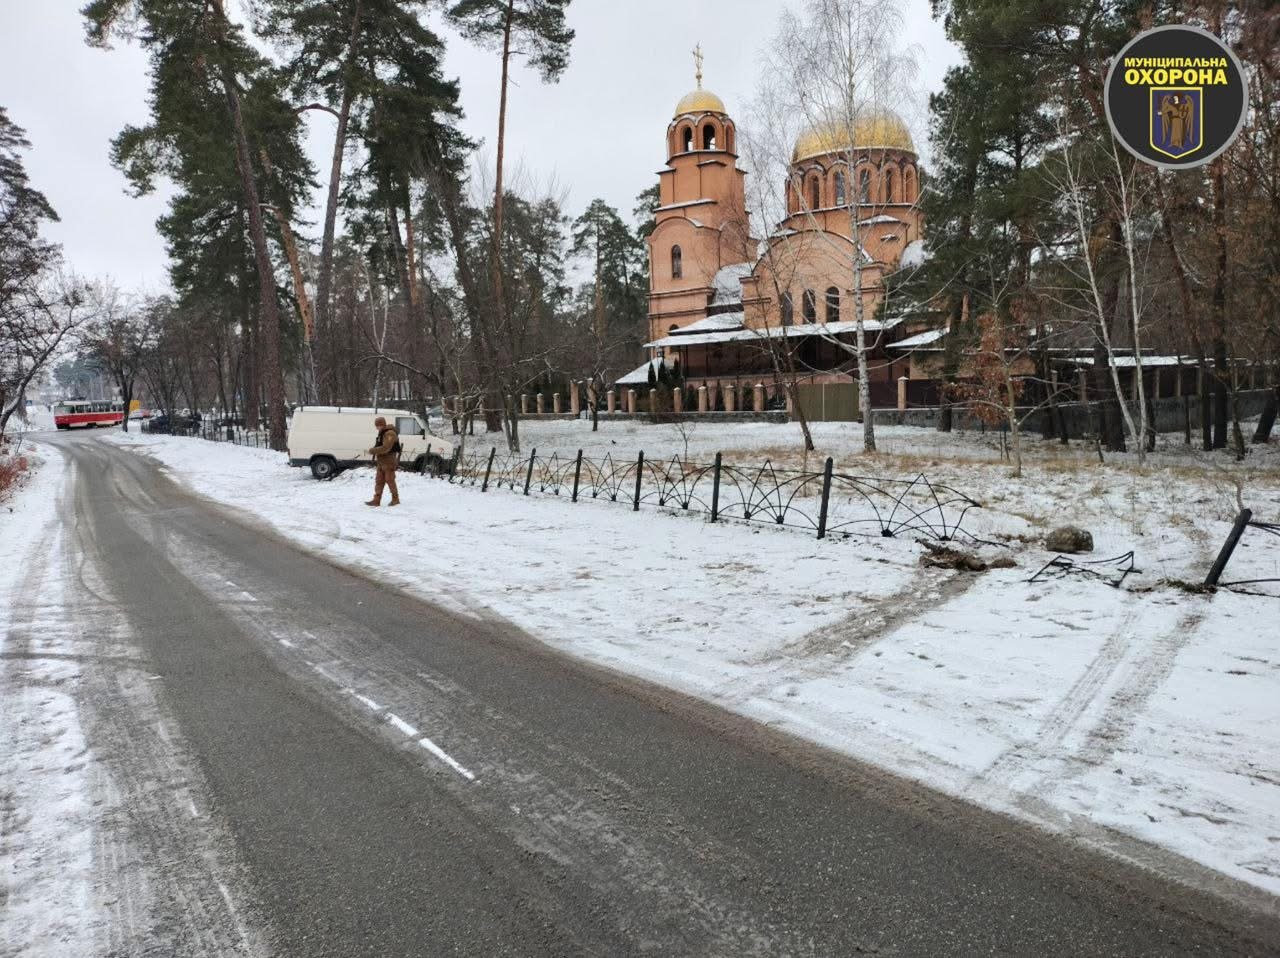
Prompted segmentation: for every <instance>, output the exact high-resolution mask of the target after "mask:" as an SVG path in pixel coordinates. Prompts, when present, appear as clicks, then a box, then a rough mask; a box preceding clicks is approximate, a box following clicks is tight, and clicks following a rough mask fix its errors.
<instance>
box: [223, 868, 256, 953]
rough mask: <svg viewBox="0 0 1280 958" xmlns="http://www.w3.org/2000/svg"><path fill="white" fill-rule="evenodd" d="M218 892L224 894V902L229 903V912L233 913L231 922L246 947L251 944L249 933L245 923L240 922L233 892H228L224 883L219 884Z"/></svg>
mask: <svg viewBox="0 0 1280 958" xmlns="http://www.w3.org/2000/svg"><path fill="white" fill-rule="evenodd" d="M218 891H220V892H221V893H222V900H223V901H225V902H226V903H227V911H229V912H230V913H231V920H232V921H234V922H235V924H236V931H238V932H239V933H240V940H241V941H242V942H244V943H245V944H246V945H248V944H250V938H249V932H248V930H247V929H246V928H245V926H244V922H243V921H241V920H240V909H238V908H237V907H236V903H235V902H234V901H232V900H231V892H230V891H228V890H227V886H226V885H224V884H223V883H222V882H218Z"/></svg>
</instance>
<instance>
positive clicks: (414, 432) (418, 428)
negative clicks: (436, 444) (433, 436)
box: [396, 416, 426, 436]
mask: <svg viewBox="0 0 1280 958" xmlns="http://www.w3.org/2000/svg"><path fill="white" fill-rule="evenodd" d="M396 432H397V433H399V434H400V435H401V436H421V435H423V433H425V432H426V430H425V429H424V428H423V426H422V423H421V422H419V421H418V417H417V416H397V417H396Z"/></svg>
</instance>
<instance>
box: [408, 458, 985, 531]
mask: <svg viewBox="0 0 1280 958" xmlns="http://www.w3.org/2000/svg"><path fill="white" fill-rule="evenodd" d="M431 474H433V475H436V476H438V477H439V478H443V479H447V480H448V481H449V482H451V483H454V484H455V485H462V486H472V487H479V489H480V491H481V492H488V491H490V490H495V491H503V490H505V491H509V492H513V493H516V494H520V495H526V496H527V495H530V494H531V493H533V492H535V491H536V492H538V493H541V494H544V495H554V496H563V497H565V498H567V499H569V501H571V502H578V501H579V500H582V499H595V500H602V501H605V502H615V503H620V504H623V505H629V506H630V507H631V509H632V510H633V511H639V509H640V507H641V506H647V507H655V508H660V509H667V510H670V511H672V512H694V513H701V514H704V515H707V516H709V518H710V520H711V521H712V522H718V521H721V520H726V519H727V520H736V521H741V522H754V523H762V524H768V525H776V526H785V527H789V528H793V529H801V530H804V531H806V532H810V533H815V534H816V535H817V537H818V538H819V539H822V538H826V537H827V536H846V537H847V536H854V535H866V536H882V537H886V538H888V537H893V536H899V535H903V534H917V535H921V536H924V537H926V538H929V539H933V540H937V541H941V542H947V541H950V540H952V539H955V538H956V537H957V536H960V535H965V536H968V537H969V538H973V537H972V536H971V535H969V534H968V533H966V532H964V530H963V528H962V526H963V522H964V518H965V516H966V514H967V513H968V512H969V510H971V509H973V508H976V507H978V506H979V503H978V502H977V501H976V500H974V499H972V498H970V497H969V496H967V495H965V494H964V493H962V492H959V491H957V490H956V489H953V488H951V487H950V486H944V485H940V484H938V483H935V482H932V481H930V479H929V478H928V477H927V476H925V475H924V474H923V473H921V474H919V475H917V476H916V477H915V478H913V479H884V478H879V477H872V476H857V475H850V474H847V473H841V472H836V471H835V469H834V464H833V461H832V460H831V459H827V460H826V463H825V465H824V467H823V469H822V471H820V472H810V471H804V470H796V469H781V468H778V467H775V466H774V465H773V463H772V462H769V461H766V462H765V463H764V464H763V465H761V466H752V467H742V466H737V465H733V464H731V463H727V462H725V461H724V457H723V455H722V454H721V453H716V456H715V459H714V460H713V461H712V462H710V463H706V462H701V463H700V462H695V461H692V460H685V459H682V458H681V457H679V456H676V457H674V458H672V459H670V460H667V461H655V460H652V459H646V458H645V456H644V453H643V452H641V453H639V454H638V455H637V456H636V458H635V459H614V458H613V456H612V455H610V454H606V455H605V457H604V458H603V459H593V458H591V457H588V456H584V455H583V454H582V450H578V452H577V455H575V456H568V457H561V456H560V454H559V453H555V452H553V453H551V454H550V455H548V456H540V455H538V451H537V450H536V449H534V450H532V451H531V452H530V453H529V455H527V456H522V455H512V454H505V455H499V453H498V450H497V447H493V448H491V449H489V451H488V452H487V453H486V452H472V453H466V454H464V455H462V456H460V457H458V458H456V459H453V460H449V461H447V462H445V463H444V464H443V465H442V466H437V467H436V468H434V469H432V470H431Z"/></svg>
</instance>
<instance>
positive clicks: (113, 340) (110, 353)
mask: <svg viewBox="0 0 1280 958" xmlns="http://www.w3.org/2000/svg"><path fill="white" fill-rule="evenodd" d="M91 296H92V298H93V301H94V303H95V308H94V316H93V320H92V322H89V323H86V324H85V326H84V328H83V329H82V330H81V332H80V336H79V340H80V348H81V350H82V351H83V352H84V353H85V355H86V356H88V357H89V359H90V360H92V361H93V362H94V363H95V364H97V365H98V367H99V368H101V369H102V370H103V371H104V372H106V374H107V375H108V376H109V377H110V378H111V381H112V383H113V384H114V385H115V388H116V389H117V390H118V391H119V393H120V401H121V403H122V404H123V405H124V410H125V416H124V419H123V420H122V421H121V429H123V430H124V431H125V432H128V431H129V406H130V404H131V403H132V402H133V394H134V387H135V385H136V384H137V381H138V377H139V376H140V375H141V373H142V362H143V357H144V355H145V353H146V350H147V349H148V348H149V346H150V321H149V317H148V316H147V313H146V310H145V308H144V304H142V303H140V302H138V301H137V300H134V299H132V298H130V297H128V296H126V295H124V294H123V293H121V292H120V291H119V290H118V289H116V288H115V287H114V286H112V285H110V284H105V283H104V284H100V285H98V286H96V287H94V288H93V290H92V292H91Z"/></svg>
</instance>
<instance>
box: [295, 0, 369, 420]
mask: <svg viewBox="0 0 1280 958" xmlns="http://www.w3.org/2000/svg"><path fill="white" fill-rule="evenodd" d="M360 14H361V0H352V4H351V32H350V34H349V35H348V37H347V62H346V68H345V73H344V76H343V81H342V101H341V103H339V105H338V126H337V129H336V130H335V131H334V134H333V158H332V160H330V162H329V193H328V195H327V196H326V197H325V204H324V232H323V233H322V234H321V238H320V269H319V273H318V275H317V276H316V322H315V330H314V335H313V337H312V339H311V340H310V349H311V350H314V349H315V335H319V336H327V335H328V334H329V329H330V326H331V324H332V321H333V303H332V295H333V292H332V291H333V243H334V234H335V233H336V231H337V222H338V197H339V195H340V194H341V192H342V161H343V158H344V156H345V155H346V151H347V125H348V123H349V122H350V119H351V103H352V100H353V99H354V95H355V91H354V83H353V77H354V75H355V66H356V59H357V54H358V53H359V49H360V46H359V44H360ZM308 398H312V397H308Z"/></svg>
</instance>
